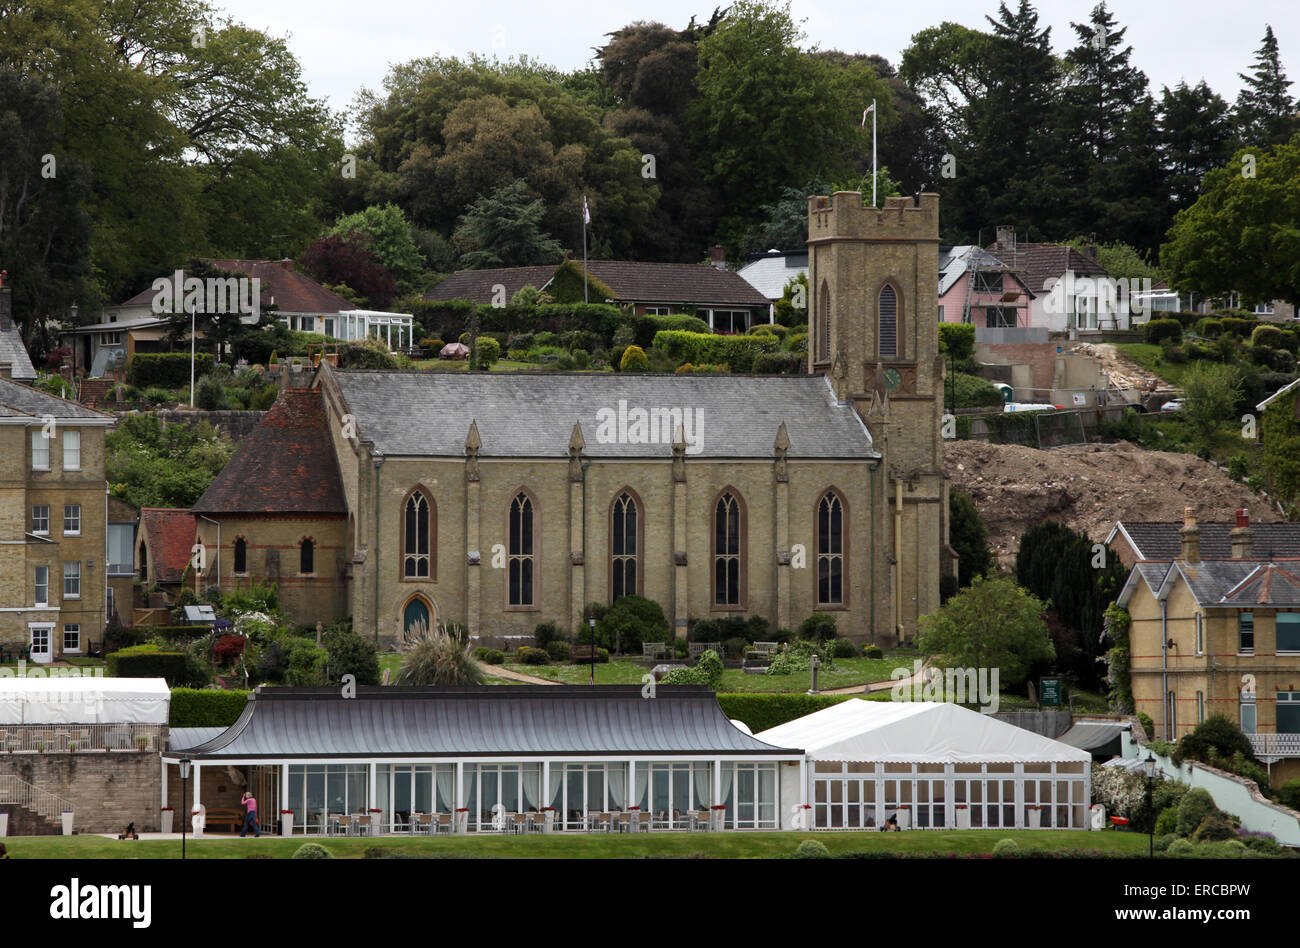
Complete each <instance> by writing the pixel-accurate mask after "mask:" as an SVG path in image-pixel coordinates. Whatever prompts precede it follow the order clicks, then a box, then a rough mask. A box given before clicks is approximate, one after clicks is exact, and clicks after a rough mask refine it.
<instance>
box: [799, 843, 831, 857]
mask: <svg viewBox="0 0 1300 948" xmlns="http://www.w3.org/2000/svg"><path fill="white" fill-rule="evenodd" d="M830 857H831V851H830V850H829V849H827V848H826V844H825V843H823V842H821V841H820V840H816V839H805V840H804V841H803V842H802V843H800V844H799V845H798V847H797V848H796V849H795V851H794V858H795V859H829V858H830Z"/></svg>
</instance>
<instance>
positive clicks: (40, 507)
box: [32, 504, 50, 537]
mask: <svg viewBox="0 0 1300 948" xmlns="http://www.w3.org/2000/svg"><path fill="white" fill-rule="evenodd" d="M38 510H44V511H45V516H44V517H41V518H38V517H37V516H36V511H38ZM42 520H44V522H45V529H43V530H42V529H39V528H38V526H37V525H38V524H40V523H41V521H42ZM32 533H33V534H35V535H36V536H38V537H47V536H49V535H50V505H49V504H32Z"/></svg>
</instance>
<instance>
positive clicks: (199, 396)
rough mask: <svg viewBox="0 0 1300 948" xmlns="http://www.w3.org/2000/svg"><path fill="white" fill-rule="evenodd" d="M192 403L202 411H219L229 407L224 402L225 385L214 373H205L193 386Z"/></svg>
mask: <svg viewBox="0 0 1300 948" xmlns="http://www.w3.org/2000/svg"><path fill="white" fill-rule="evenodd" d="M194 403H195V404H196V405H198V407H199V408H201V409H203V410H204V411H221V410H222V409H225V408H229V407H230V406H229V404H227V402H226V387H225V386H224V385H222V384H221V380H220V379H219V378H217V377H216V376H214V375H205V376H203V378H201V379H199V381H198V384H197V385H196V386H195V387H194Z"/></svg>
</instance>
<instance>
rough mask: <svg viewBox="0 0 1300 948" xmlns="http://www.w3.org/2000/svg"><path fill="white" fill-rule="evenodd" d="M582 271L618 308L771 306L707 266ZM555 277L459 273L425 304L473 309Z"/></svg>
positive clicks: (617, 264) (608, 263)
mask: <svg viewBox="0 0 1300 948" xmlns="http://www.w3.org/2000/svg"><path fill="white" fill-rule="evenodd" d="M557 266H558V264H557ZM587 270H588V271H590V273H591V275H592V276H594V277H595V278H596V279H598V280H600V281H601V282H603V283H605V284H607V285H608V286H609V288H610V289H612V290H613V291H614V293H615V294H616V295H617V298H618V300H619V301H620V302H623V303H688V304H700V305H706V304H720V305H723V306H744V307H750V306H767V305H768V304H769V302H770V301H769V300H768V298H767V297H766V296H764V295H763V294H762V293H760V292H758V290H756V289H755V288H754V287H753V285H752V284H750V282H749V281H748V280H746V279H745V278H744V277H742V276H741V275H740V274H738V273H736V272H734V271H732V270H719V269H718V268H717V267H714V266H711V265H709V264H697V263H636V262H632V261H627V260H592V261H589V262H588V263H587ZM554 273H555V267H512V268H509V269H502V270H458V271H457V272H455V273H453V274H452V275H451V276H449V277H447V279H445V280H443V281H442V282H441V283H439V284H438V285H437V286H435V287H434V288H433V289H432V290H430V291H429V292H428V293H427V294H425V298H426V299H431V300H450V299H468V300H472V301H473V302H475V303H491V302H492V287H493V286H494V285H496V284H501V285H503V286H504V287H505V288H506V299H507V300H508V299H509V298H510V297H511V296H513V295H514V293H515V291H516V290H518V289H519V288H520V287H522V286H524V285H525V284H532V285H533V286H535V287H537V288H538V289H541V287H542V286H543V285H544V284H545V283H546V282H547V281H548V280H550V278H551V276H552V274H554ZM602 302H603V301H602Z"/></svg>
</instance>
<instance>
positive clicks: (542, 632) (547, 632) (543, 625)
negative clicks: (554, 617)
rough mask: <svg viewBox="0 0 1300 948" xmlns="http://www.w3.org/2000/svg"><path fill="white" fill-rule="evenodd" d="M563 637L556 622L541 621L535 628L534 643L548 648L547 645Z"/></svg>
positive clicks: (539, 646)
mask: <svg viewBox="0 0 1300 948" xmlns="http://www.w3.org/2000/svg"><path fill="white" fill-rule="evenodd" d="M562 637H563V636H561V635H560V630H559V627H558V626H556V624H555V623H554V622H549V621H548V622H539V623H537V626H536V627H535V628H534V629H533V644H534V645H536V646H537V647H538V648H546V646H547V645H549V644H550V643H552V642H554V641H555V640H556V639H559V638H562Z"/></svg>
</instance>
